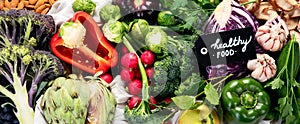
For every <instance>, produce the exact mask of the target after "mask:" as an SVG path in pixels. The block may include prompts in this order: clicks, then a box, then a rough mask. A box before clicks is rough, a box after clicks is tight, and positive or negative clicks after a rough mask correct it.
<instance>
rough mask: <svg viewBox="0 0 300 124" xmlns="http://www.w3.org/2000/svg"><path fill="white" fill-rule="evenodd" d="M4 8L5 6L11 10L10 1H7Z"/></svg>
mask: <svg viewBox="0 0 300 124" xmlns="http://www.w3.org/2000/svg"><path fill="white" fill-rule="evenodd" d="M4 6H5V8H8V9H10V8H11V7H10V2H9V1H8V0H5V1H4Z"/></svg>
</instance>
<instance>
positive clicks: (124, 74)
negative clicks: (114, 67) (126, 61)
mask: <svg viewBox="0 0 300 124" xmlns="http://www.w3.org/2000/svg"><path fill="white" fill-rule="evenodd" d="M120 75H121V79H122V80H123V81H126V82H127V81H132V80H133V79H134V77H135V76H134V75H135V74H134V71H132V70H129V69H126V68H123V69H122V70H121V72H120Z"/></svg>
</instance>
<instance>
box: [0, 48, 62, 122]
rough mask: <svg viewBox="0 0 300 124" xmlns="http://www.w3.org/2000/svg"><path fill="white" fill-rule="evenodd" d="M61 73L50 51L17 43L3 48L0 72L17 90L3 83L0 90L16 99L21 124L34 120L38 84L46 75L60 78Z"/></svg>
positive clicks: (60, 68)
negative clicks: (10, 88)
mask: <svg viewBox="0 0 300 124" xmlns="http://www.w3.org/2000/svg"><path fill="white" fill-rule="evenodd" d="M62 73H63V66H62V64H61V63H60V61H59V60H58V59H57V58H56V57H55V56H53V55H51V54H50V53H49V52H46V51H35V50H34V49H31V48H29V47H28V46H25V45H16V44H14V45H10V46H6V47H4V48H1V49H0V74H1V75H3V76H4V77H5V79H6V80H7V82H9V83H10V84H11V85H12V87H13V90H14V93H13V92H10V91H9V90H8V89H6V88H5V86H3V85H2V84H3V83H1V85H0V92H1V93H3V94H4V95H5V96H7V97H8V98H10V99H11V100H12V101H13V103H14V105H15V107H16V109H17V111H16V113H15V114H16V117H17V118H18V120H19V121H20V123H33V117H34V112H33V109H32V107H33V103H34V101H33V99H34V96H35V95H36V92H37V90H38V85H39V83H41V82H42V80H43V79H44V78H45V77H48V78H49V77H57V76H59V75H61V74H62ZM28 88H29V90H28ZM27 91H29V92H27ZM26 101H28V102H27V103H26ZM24 102H25V103H24Z"/></svg>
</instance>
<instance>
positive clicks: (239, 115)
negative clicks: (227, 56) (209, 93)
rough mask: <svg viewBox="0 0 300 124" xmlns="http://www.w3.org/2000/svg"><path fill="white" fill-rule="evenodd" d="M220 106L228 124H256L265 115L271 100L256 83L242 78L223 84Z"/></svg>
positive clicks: (250, 79)
mask: <svg viewBox="0 0 300 124" xmlns="http://www.w3.org/2000/svg"><path fill="white" fill-rule="evenodd" d="M221 105H222V109H223V111H224V118H225V121H226V122H227V123H228V124H258V123H259V122H260V121H261V120H262V119H264V117H265V116H266V115H267V112H268V111H269V109H270V105H271V100H270V97H269V95H268V94H267V93H266V92H265V91H264V89H263V87H262V85H261V84H260V83H259V82H258V81H256V80H254V79H252V78H243V79H236V80H232V81H230V82H228V83H227V84H225V86H224V88H223V90H222V95H221Z"/></svg>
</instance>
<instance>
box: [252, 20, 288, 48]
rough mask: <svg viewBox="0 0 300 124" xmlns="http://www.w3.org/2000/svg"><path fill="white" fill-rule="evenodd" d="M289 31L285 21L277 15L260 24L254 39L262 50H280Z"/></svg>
mask: <svg viewBox="0 0 300 124" xmlns="http://www.w3.org/2000/svg"><path fill="white" fill-rule="evenodd" d="M288 34H289V31H288V28H287V26H286V24H285V22H284V21H283V20H282V19H281V18H280V17H279V16H278V17H277V18H275V19H272V20H268V21H267V22H266V24H264V25H262V26H260V27H259V28H258V30H257V32H256V34H255V37H256V40H257V42H258V44H259V45H260V46H262V47H263V49H264V50H268V51H271V52H276V51H280V50H281V49H282V48H283V46H284V45H285V44H286V42H287V37H288Z"/></svg>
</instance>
